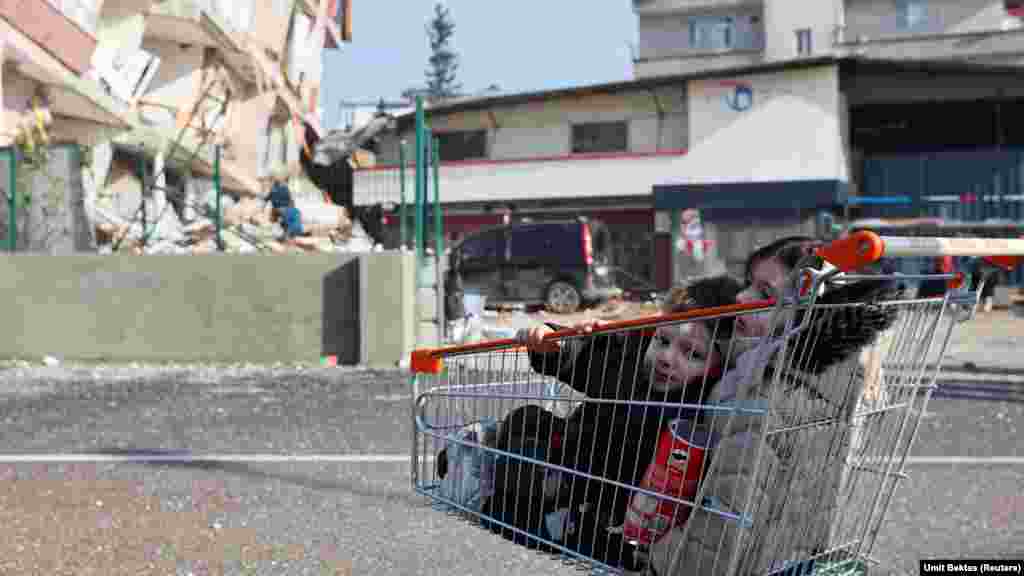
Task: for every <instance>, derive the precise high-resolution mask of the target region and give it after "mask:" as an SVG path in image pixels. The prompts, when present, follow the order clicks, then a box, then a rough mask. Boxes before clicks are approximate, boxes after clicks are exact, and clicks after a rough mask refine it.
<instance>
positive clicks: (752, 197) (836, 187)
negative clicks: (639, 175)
mask: <svg viewBox="0 0 1024 576" xmlns="http://www.w3.org/2000/svg"><path fill="white" fill-rule="evenodd" d="M848 191H849V184H848V183H847V182H844V181H841V180H786V181H772V182H723V183H715V184H677V185H672V184H669V185H663V186H655V187H654V208H655V210H686V209H688V208H697V209H699V210H701V211H702V212H705V213H707V212H714V213H716V214H719V215H720V216H722V217H729V216H736V217H739V216H740V215H742V214H744V213H746V214H749V213H750V212H758V213H759V214H761V215H770V214H772V213H779V214H785V213H789V214H792V213H793V211H794V210H815V209H822V208H828V207H832V206H835V205H838V204H843V203H845V202H846V197H847V194H848Z"/></svg>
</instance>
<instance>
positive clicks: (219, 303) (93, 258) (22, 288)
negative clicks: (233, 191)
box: [0, 253, 414, 366]
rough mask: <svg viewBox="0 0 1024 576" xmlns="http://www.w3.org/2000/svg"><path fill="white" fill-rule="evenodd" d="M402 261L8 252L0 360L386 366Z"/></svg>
mask: <svg viewBox="0 0 1024 576" xmlns="http://www.w3.org/2000/svg"><path fill="white" fill-rule="evenodd" d="M412 258H413V257H412V256H411V255H402V254H398V253H380V254H372V255H359V256H343V255H336V254H335V255H331V254H311V255H298V256H255V255H222V254H211V255H201V256H146V257H136V256H97V255H88V256H85V255H83V256H48V257H40V256H33V255H24V254H16V255H13V256H10V255H9V256H5V257H3V258H0V317H3V318H4V319H5V325H6V326H7V327H8V329H7V330H4V331H3V332H2V334H0V357H39V356H42V355H46V354H51V355H54V356H57V357H59V358H66V359H81V360H96V359H105V360H108V361H135V360H138V361H253V362H273V361H288V362H317V361H318V360H319V358H320V357H321V355H327V354H334V355H337V356H338V357H339V362H342V363H352V362H354V361H360V362H365V363H369V364H371V365H376V366H384V365H394V364H395V363H396V362H398V361H399V360H404V359H407V357H408V353H409V351H411V349H412V348H413V347H414V342H413V336H412V321H413V314H412V311H411V306H412V299H413V297H414V289H413V280H414V278H413V273H412V272H413V263H412ZM385 280H386V281H385Z"/></svg>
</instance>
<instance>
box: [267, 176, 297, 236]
mask: <svg viewBox="0 0 1024 576" xmlns="http://www.w3.org/2000/svg"><path fill="white" fill-rule="evenodd" d="M266 201H267V202H270V207H271V213H270V220H271V221H272V222H279V223H280V224H281V228H283V229H284V237H285V240H291V239H292V238H295V237H298V236H302V235H303V229H302V214H301V213H300V212H299V209H298V208H296V207H295V201H294V200H293V199H292V194H291V191H290V190H289V189H288V185H287V184H285V181H284V179H283V178H280V177H275V178H274V184H273V185H272V186H271V187H270V194H268V195H267V198H266Z"/></svg>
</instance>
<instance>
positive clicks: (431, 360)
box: [409, 348, 444, 374]
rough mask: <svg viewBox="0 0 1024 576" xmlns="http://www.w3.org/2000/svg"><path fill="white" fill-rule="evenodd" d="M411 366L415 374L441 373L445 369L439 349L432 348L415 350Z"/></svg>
mask: <svg viewBox="0 0 1024 576" xmlns="http://www.w3.org/2000/svg"><path fill="white" fill-rule="evenodd" d="M409 368H410V369H411V370H412V372H413V373H414V374H440V373H441V372H443V371H444V360H443V359H442V357H441V354H440V353H439V352H438V351H436V350H431V349H430V348H423V349H420V350H413V351H412V360H411V361H410V362H409Z"/></svg>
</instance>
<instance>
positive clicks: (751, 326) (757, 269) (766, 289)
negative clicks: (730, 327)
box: [736, 258, 786, 338]
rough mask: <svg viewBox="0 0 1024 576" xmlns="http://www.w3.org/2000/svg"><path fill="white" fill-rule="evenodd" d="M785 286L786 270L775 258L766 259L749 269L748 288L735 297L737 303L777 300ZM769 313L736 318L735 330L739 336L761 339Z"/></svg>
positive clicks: (767, 322) (765, 332)
mask: <svg viewBox="0 0 1024 576" xmlns="http://www.w3.org/2000/svg"><path fill="white" fill-rule="evenodd" d="M785 284H786V269H785V267H784V266H783V265H782V263H781V262H779V260H778V259H777V258H766V259H764V260H761V261H760V262H758V263H757V264H754V265H753V266H752V267H751V269H750V286H748V287H747V289H746V290H744V291H743V292H740V293H739V295H738V296H737V297H736V300H737V301H739V302H756V301H759V300H768V299H772V300H777V299H778V298H779V297H780V296H781V295H782V293H783V287H784V286H785ZM770 321H771V311H770V310H769V311H765V312H759V313H757V314H744V315H742V316H739V317H737V318H736V328H737V331H738V332H739V334H740V335H741V336H745V337H748V338H755V337H761V336H764V335H765V334H767V333H768V330H769V328H770Z"/></svg>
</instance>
